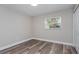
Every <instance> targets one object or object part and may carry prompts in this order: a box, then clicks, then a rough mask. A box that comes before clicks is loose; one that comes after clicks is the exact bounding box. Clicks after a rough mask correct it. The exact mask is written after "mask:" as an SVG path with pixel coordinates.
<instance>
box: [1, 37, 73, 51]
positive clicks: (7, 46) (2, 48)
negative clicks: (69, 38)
mask: <svg viewBox="0 0 79 59" xmlns="http://www.w3.org/2000/svg"><path fill="white" fill-rule="evenodd" d="M31 39H37V40H42V41H48V42H53V43H59V44H65V45H71V46H73V44H71V43H65V42H60V41H53V40H48V39H43V38H29V39H25V40H22V41H19V42H16V43H14V44H10V45H6V46H4V47H1V48H0V50H4V49H6V48H9V47H12V46H15V45H17V44H20V43H22V42H25V41H28V40H31Z"/></svg>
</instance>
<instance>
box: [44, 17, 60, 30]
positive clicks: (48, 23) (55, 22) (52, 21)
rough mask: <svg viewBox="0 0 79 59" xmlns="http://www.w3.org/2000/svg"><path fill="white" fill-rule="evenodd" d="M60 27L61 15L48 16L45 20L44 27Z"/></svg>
mask: <svg viewBox="0 0 79 59" xmlns="http://www.w3.org/2000/svg"><path fill="white" fill-rule="evenodd" d="M60 27H61V17H49V18H47V19H46V20H45V28H46V29H51V28H60Z"/></svg>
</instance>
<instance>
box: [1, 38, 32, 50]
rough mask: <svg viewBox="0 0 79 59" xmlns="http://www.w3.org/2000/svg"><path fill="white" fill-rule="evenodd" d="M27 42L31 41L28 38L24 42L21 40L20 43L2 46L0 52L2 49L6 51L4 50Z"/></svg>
mask: <svg viewBox="0 0 79 59" xmlns="http://www.w3.org/2000/svg"><path fill="white" fill-rule="evenodd" d="M28 40H31V39H30V38H29V39H25V40H22V41H19V42H16V43H14V44H10V45H6V46H3V47H1V48H0V50H4V49H6V48H9V47H12V46H15V45H18V44H20V43H23V42H25V41H28Z"/></svg>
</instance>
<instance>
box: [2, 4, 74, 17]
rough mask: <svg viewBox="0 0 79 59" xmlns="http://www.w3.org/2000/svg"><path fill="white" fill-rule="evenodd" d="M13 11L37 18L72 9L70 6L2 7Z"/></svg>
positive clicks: (10, 5) (11, 5)
mask: <svg viewBox="0 0 79 59" xmlns="http://www.w3.org/2000/svg"><path fill="white" fill-rule="evenodd" d="M2 6H4V7H6V8H9V9H11V10H13V11H16V12H19V13H22V14H25V15H28V16H38V15H44V14H46V13H51V12H56V11H60V10H64V9H68V8H73V6H74V5H72V4H39V5H38V6H31V5H29V4H7V5H2Z"/></svg>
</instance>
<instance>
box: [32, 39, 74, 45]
mask: <svg viewBox="0 0 79 59" xmlns="http://www.w3.org/2000/svg"><path fill="white" fill-rule="evenodd" d="M31 39H37V40H42V41H48V42H53V43H59V44H64V45H70V46H74V45H73V44H71V43H66V42H60V41H54V40H48V39H43V38H31Z"/></svg>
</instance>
